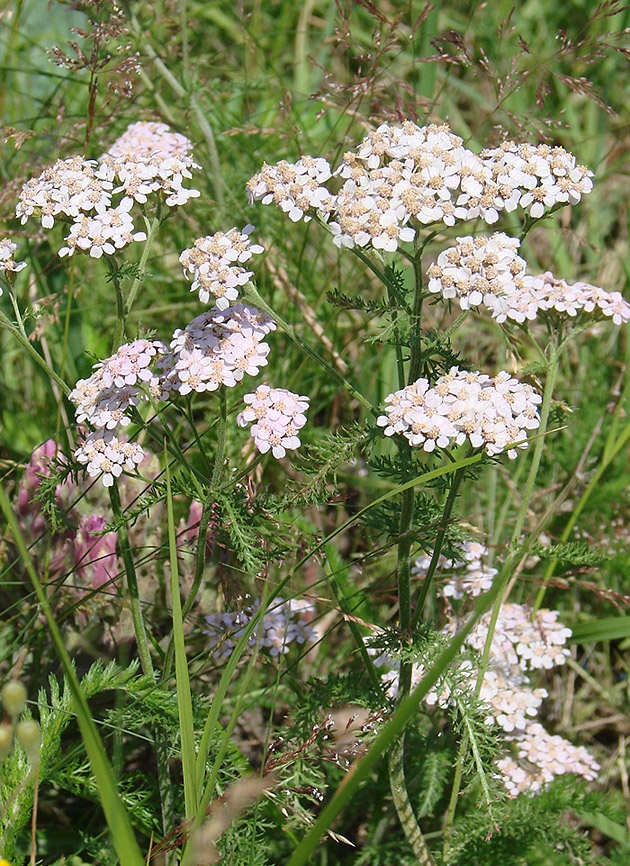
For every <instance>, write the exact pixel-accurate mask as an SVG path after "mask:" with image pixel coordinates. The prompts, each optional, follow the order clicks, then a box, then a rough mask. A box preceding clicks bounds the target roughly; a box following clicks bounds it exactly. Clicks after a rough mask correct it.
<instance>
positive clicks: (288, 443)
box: [236, 385, 310, 460]
mask: <svg viewBox="0 0 630 866" xmlns="http://www.w3.org/2000/svg"><path fill="white" fill-rule="evenodd" d="M243 399H244V401H245V403H247V408H246V409H244V410H243V411H242V412H241V413H240V414H239V415H237V417H236V423H237V424H238V425H239V427H246V426H247V425H248V424H252V426H251V429H250V435H251V437H252V439H253V440H254V442H255V443H256V448H257V449H258V450H259V451H260V452H261V454H266V453H267V451H271V453H272V454H273V456H274V457H275V458H276V459H278V460H279V459H280V458H281V457H285V456H286V453H287V451H291V450H294V449H296V448H299V447H300V445H301V442H300V438H299V435H298V434H299V432H300V430H301V429H302V427H303V426H304V425H305V424H306V415H305V414H304V413H305V412H306V411H307V410H308V404H309V402H310V399H309V397H304V396H302V397H300V396H298V395H297V394H293V393H292V392H291V391H287V390H286V389H284V388H270V387H269V385H259V386H258V388H256V391H255V392H254V393H253V394H246V395H245V397H244V398H243ZM252 422H253V423H252Z"/></svg>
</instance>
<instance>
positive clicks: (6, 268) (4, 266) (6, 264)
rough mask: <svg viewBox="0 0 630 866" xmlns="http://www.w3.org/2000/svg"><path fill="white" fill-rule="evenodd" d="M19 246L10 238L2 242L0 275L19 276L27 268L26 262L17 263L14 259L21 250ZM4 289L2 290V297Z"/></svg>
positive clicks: (0, 241) (0, 291) (0, 292)
mask: <svg viewBox="0 0 630 866" xmlns="http://www.w3.org/2000/svg"><path fill="white" fill-rule="evenodd" d="M19 246H20V245H19V244H16V243H15V241H12V240H10V239H9V238H3V239H2V240H0V273H12V274H17V273H19V272H20V271H21V270H23V268H25V267H26V262H16V261H15V259H14V258H13V256H14V254H15V251H16V250H17V249H19ZM1 294H2V289H1V288H0V295H1Z"/></svg>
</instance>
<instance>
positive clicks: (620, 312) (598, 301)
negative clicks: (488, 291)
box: [493, 271, 630, 325]
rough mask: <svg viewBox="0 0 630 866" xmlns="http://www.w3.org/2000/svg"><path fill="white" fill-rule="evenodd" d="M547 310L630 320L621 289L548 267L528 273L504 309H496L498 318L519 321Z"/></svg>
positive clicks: (619, 321)
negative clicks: (562, 276)
mask: <svg viewBox="0 0 630 866" xmlns="http://www.w3.org/2000/svg"><path fill="white" fill-rule="evenodd" d="M546 314H550V315H552V316H555V317H557V316H562V317H569V318H576V317H578V316H582V315H588V316H592V317H593V318H599V319H604V318H611V319H612V320H613V322H614V323H615V325H622V324H623V325H625V324H627V322H629V321H630V304H629V303H628V301H626V299H625V298H624V297H623V295H622V294H621V292H606V291H605V290H604V289H600V288H598V287H597V286H592V285H590V284H589V283H584V282H581V281H580V282H577V283H574V284H573V285H571V284H569V283H567V282H565V280H558V279H556V278H555V277H554V275H553V274H552V273H551V272H550V271H546V272H545V273H544V274H540V275H539V276H536V277H533V276H526V277H524V278H523V280H522V281H521V284H520V285H519V286H518V287H517V289H516V291H515V292H513V293H512V294H510V295H509V297H507V298H506V302H505V307H504V309H503V310H502V311H501V312H499V311H497V310H493V316H494V318H496V319H497V321H498V322H505V321H506V320H507V319H510V320H511V321H514V322H518V323H519V324H522V323H523V322H526V321H532V320H533V319H536V318H538V317H540V316H542V317H544V316H545V315H546Z"/></svg>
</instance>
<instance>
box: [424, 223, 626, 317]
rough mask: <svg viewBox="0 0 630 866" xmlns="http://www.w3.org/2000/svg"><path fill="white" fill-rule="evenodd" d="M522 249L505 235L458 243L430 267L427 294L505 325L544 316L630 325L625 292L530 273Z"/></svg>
mask: <svg viewBox="0 0 630 866" xmlns="http://www.w3.org/2000/svg"><path fill="white" fill-rule="evenodd" d="M519 246H520V241H519V240H518V239H517V238H511V237H509V236H508V235H506V234H503V233H502V232H495V233H494V234H493V235H491V236H490V237H489V238H483V237H462V238H457V243H456V244H454V245H453V246H450V247H447V249H445V250H442V252H441V253H440V254H439V256H438V257H437V261H436V262H435V263H434V264H432V265H431V266H430V267H429V272H428V277H429V281H428V289H429V291H430V292H432V293H433V294H439V295H441V296H442V297H443V298H444V299H445V300H451V299H454V298H456V299H457V300H458V302H459V305H460V307H461V308H462V310H468V309H470V308H471V307H481V306H484V307H486V308H487V309H489V310H490V312H491V314H492V317H493V318H494V319H496V320H497V321H498V322H500V323H502V322H505V321H506V320H508V319H509V320H511V321H514V322H518V323H519V324H522V323H523V322H529V321H532V320H534V319H536V318H544V317H545V316H547V317H548V316H553V317H555V318H556V319H558V318H561V317H562V318H569V319H571V318H576V317H578V316H582V317H583V318H586V317H590V318H593V319H606V318H608V319H612V320H613V322H614V323H615V325H621V324H626V323H627V322H628V321H630V304H629V303H628V302H627V301H626V300H625V298H624V297H623V295H622V294H621V293H620V292H606V291H605V290H604V289H600V288H598V287H596V286H592V285H590V284H589V283H584V282H577V283H574V284H573V285H570V284H569V283H567V282H565V280H558V279H556V278H555V277H554V276H553V274H552V273H551V272H550V271H546V272H545V273H544V274H540V275H539V276H532V275H530V274H527V273H526V268H527V263H526V262H525V260H524V259H523V258H521V256H519V255H518V254H517V250H518V248H519Z"/></svg>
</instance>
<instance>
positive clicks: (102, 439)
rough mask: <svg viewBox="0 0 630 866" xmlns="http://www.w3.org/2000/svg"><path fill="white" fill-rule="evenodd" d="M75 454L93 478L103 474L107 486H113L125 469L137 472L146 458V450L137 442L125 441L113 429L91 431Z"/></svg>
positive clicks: (102, 477)
mask: <svg viewBox="0 0 630 866" xmlns="http://www.w3.org/2000/svg"><path fill="white" fill-rule="evenodd" d="M74 456H75V457H76V459H77V460H78V461H79V463H82V464H83V465H84V466H85V467H86V469H87V473H88V475H89V476H90V477H91V478H94V477H96V476H101V481H102V482H103V485H104V486H105V487H111V486H112V484H113V483H114V479H115V478H120V476H121V475H122V472H123V470H124V469H126V470H127V471H128V472H135V471H136V469H137V467H138V466H139V465H140V464H141V463H142V461H143V459H144V451H143V450H142V448H141V446H140V445H138V443H137V442H125V441H123V440H122V439H119V438H118V437H117V436H116V435H115V433H114V432H113V431H112V430H97V431H96V432H94V433H89V434H88V435H87V436H86V437H85V439H84V440H83V442H82V443H81V445H80V446H79V447H78V448H77V450H76V451H75V453H74Z"/></svg>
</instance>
